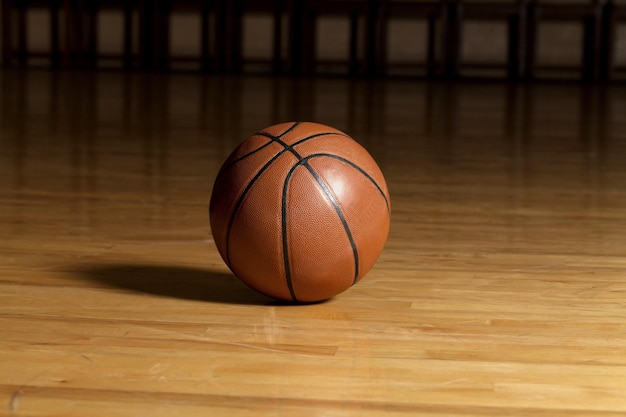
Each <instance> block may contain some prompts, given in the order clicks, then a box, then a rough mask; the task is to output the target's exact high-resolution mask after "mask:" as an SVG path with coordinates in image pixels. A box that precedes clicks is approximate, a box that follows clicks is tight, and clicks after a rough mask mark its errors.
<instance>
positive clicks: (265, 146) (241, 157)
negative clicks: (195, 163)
mask: <svg viewBox="0 0 626 417" xmlns="http://www.w3.org/2000/svg"><path fill="white" fill-rule="evenodd" d="M259 136H264V137H265V135H259ZM272 143H274V141H273V140H270V141H269V142H267V143H266V144H265V145H263V146H260V147H258V148H256V149H255V150H253V151H250V152H248V153H247V154H245V155H242V156H240V157H239V158H237V159H235V160H234V161H232V162H231V163H229V164H228V165H224V166H223V167H222V169H220V172H218V173H217V176H216V178H215V179H216V180H217V179H218V178H219V177H221V176H222V175H223V174H224V173H225V172H226V171H227V170H229V169H230V168H231V167H233V166H234V165H235V164H236V163H238V162H241V161H242V160H244V159H246V158H247V157H249V156H251V155H254V154H255V153H257V152H259V151H261V150H262V149H265V148H267V147H268V146H269V145H271V144H272Z"/></svg>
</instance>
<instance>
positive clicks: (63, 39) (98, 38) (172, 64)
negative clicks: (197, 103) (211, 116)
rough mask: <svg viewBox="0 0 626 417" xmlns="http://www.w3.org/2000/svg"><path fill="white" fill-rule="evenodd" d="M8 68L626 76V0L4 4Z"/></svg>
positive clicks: (73, 0) (24, 0)
mask: <svg viewBox="0 0 626 417" xmlns="http://www.w3.org/2000/svg"><path fill="white" fill-rule="evenodd" d="M1 12H2V25H1V27H2V31H1V32H2V33H1V35H2V63H3V66H4V67H55V68H93V69H95V68H98V69H105V68H106V69H129V70H130V69H132V70H151V71H152V70H157V71H163V70H176V71H203V72H216V73H268V74H290V75H298V74H333V75H338V74H339V75H341V74H343V75H352V76H367V77H390V76H396V77H432V78H446V79H450V78H472V77H480V78H488V79H490V78H503V79H524V80H532V79H577V80H587V81H590V80H591V81H593V80H624V79H626V0H522V1H518V0H430V1H429V0H418V1H411V0H343V1H341V0H340V1H332V0H326V1H323V0H303V1H296V0H268V1H259V0H232V1H227V0H129V1H120V0H50V1H37V0H32V1H29V0H2V11H1Z"/></svg>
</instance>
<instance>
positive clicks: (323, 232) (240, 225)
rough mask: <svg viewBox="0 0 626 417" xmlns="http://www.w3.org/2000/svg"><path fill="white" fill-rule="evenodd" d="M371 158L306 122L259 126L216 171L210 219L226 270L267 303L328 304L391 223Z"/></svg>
mask: <svg viewBox="0 0 626 417" xmlns="http://www.w3.org/2000/svg"><path fill="white" fill-rule="evenodd" d="M390 214H391V211H390V201H389V192H388V190H387V185H386V183H385V178H384V177H383V174H382V172H381V170H380V168H379V167H378V165H377V164H376V162H375V161H374V159H373V158H372V156H371V155H370V154H369V153H368V152H367V151H366V150H365V148H363V147H362V146H361V145H360V144H358V143H357V142H356V141H355V140H354V139H352V138H351V137H350V136H348V135H347V134H345V133H343V132H342V131H340V130H337V129H335V128H332V127H329V126H325V125H321V124H317V123H310V122H290V123H283V124H277V125H274V126H270V127H267V128H265V129H262V130H260V131H259V132H258V133H255V134H254V135H252V136H251V137H250V138H248V139H247V140H246V141H244V142H243V143H241V144H240V145H239V146H238V147H237V148H236V149H235V150H234V151H233V152H232V153H231V154H230V156H229V157H228V158H227V159H226V161H225V162H224V164H223V165H222V167H221V168H220V170H219V172H218V174H217V176H216V179H215V183H214V186H213V191H212V195H211V201H210V205H209V215H210V223H211V231H212V234H213V238H214V240H215V244H216V246H217V249H218V251H219V253H220V255H221V257H222V259H223V260H224V262H225V263H226V265H227V266H228V267H229V268H230V270H231V271H232V272H233V273H234V274H235V275H236V276H237V277H239V279H241V280H242V281H243V282H244V283H246V284H247V285H248V286H250V287H252V288H253V289H255V290H256V291H258V292H260V293H263V294H265V295H267V296H270V297H273V298H276V299H280V300H287V301H292V302H303V303H308V302H317V301H323V300H326V299H328V298H331V297H333V296H335V295H337V294H339V293H341V292H343V291H345V290H347V289H348V288H350V287H351V286H352V285H354V284H355V283H357V282H358V281H359V280H360V279H361V278H362V277H363V276H364V275H365V274H366V273H367V272H368V271H369V270H370V269H371V268H372V266H373V265H374V263H375V262H376V260H377V258H378V256H379V255H380V253H381V251H382V250H383V246H384V244H385V241H386V240H387V235H388V232H389V224H390Z"/></svg>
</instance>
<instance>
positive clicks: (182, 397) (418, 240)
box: [0, 70, 626, 417]
mask: <svg viewBox="0 0 626 417" xmlns="http://www.w3.org/2000/svg"><path fill="white" fill-rule="evenodd" d="M0 83H1V85H0V86H1V90H0V106H1V113H0V114H1V117H2V118H1V121H0V123H1V129H0V141H1V142H0V143H1V147H0V415H6V416H83V415H90V416H107V417H111V416H144V415H145V416H168V417H169V416H176V415H183V416H194V415H203V416H204V415H229V416H230V415H233V416H235V415H236V416H248V415H249V416H259V415H271V416H280V415H290V416H322V415H324V416H330V415H332V416H355V415H358V416H382V415H384V416H401V415H410V416H459V417H460V416H464V417H467V416H503V415H510V416H531V417H532V416H622V415H624V414H626V396H625V395H624V392H626V302H625V301H624V295H625V294H626V211H625V210H624V209H625V208H626V146H625V144H626V89H625V88H624V87H623V86H620V85H613V86H611V87H610V88H608V87H604V86H580V85H576V84H529V85H507V84H499V83H465V84H461V83H459V84H448V83H421V82H415V81H411V82H408V81H402V80H395V81H374V82H366V81H364V80H346V79H332V78H329V79H274V78H264V77H242V78H236V77H222V78H218V77H203V76H200V75H185V74H178V75H165V74H122V73H105V72H103V73H71V72H59V73H52V72H45V71H35V70H32V71H27V72H10V71H4V72H2V73H0ZM288 120H314V121H318V122H321V123H327V124H330V125H333V126H336V127H338V128H340V129H343V130H345V131H346V132H348V133H350V134H351V135H352V136H354V137H355V138H357V139H358V140H359V141H360V142H361V143H362V144H363V145H364V146H366V147H367V148H368V149H369V150H370V152H371V153H372V154H373V156H374V157H375V158H376V159H377V161H378V162H379V164H380V166H381V168H382V170H383V172H384V173H385V176H386V178H387V182H388V184H389V188H390V192H391V202H392V212H393V215H392V229H391V233H390V237H389V241H388V243H387V246H386V248H385V251H384V252H383V254H382V255H381V257H380V259H379V261H378V263H377V264H376V265H375V267H374V268H373V270H372V271H371V272H370V273H369V274H368V275H367V276H366V277H365V278H364V280H363V281H362V282H360V283H359V284H358V285H356V286H354V287H353V288H351V289H350V290H349V291H347V292H345V293H343V294H341V295H339V296H337V297H336V298H334V299H332V300H329V301H327V302H324V303H320V304H313V305H304V306H293V305H286V304H282V303H277V302H274V301H272V300H270V299H267V298H265V297H263V296H261V295H258V294H256V293H255V292H253V291H252V290H250V289H248V288H247V287H246V286H245V285H244V284H242V283H241V282H240V281H238V280H237V279H236V278H235V277H234V276H232V275H231V274H230V272H229V271H228V270H227V269H226V268H225V266H224V264H223V262H222V261H221V259H220V258H219V255H218V253H217V250H216V248H215V246H214V244H213V242H212V240H211V237H210V236H211V234H210V230H209V226H208V211H207V205H208V200H209V197H210V192H211V185H212V181H213V179H214V177H215V174H216V172H217V169H218V167H219V166H220V164H221V162H222V160H223V159H224V158H225V157H226V156H227V155H228V154H229V153H230V151H231V150H232V148H233V147H234V146H235V145H236V144H237V143H238V142H240V141H241V140H243V139H245V138H246V137H247V136H248V135H250V134H251V133H253V132H255V131H256V130H258V129H260V128H262V127H265V126H267V125H270V124H273V123H276V122H280V121H288Z"/></svg>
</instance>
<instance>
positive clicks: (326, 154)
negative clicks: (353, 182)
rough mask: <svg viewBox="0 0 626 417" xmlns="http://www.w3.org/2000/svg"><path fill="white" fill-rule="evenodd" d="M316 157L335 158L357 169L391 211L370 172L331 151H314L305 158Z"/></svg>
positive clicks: (385, 197)
mask: <svg viewBox="0 0 626 417" xmlns="http://www.w3.org/2000/svg"><path fill="white" fill-rule="evenodd" d="M316 157H328V158H333V159H336V160H337V161H340V162H343V163H344V164H346V165H349V166H351V167H352V168H354V169H356V170H357V171H359V172H360V173H361V174H363V175H364V176H365V178H367V179H368V180H369V181H370V182H371V183H372V184H374V187H376V189H377V190H378V192H379V193H380V195H381V196H382V197H383V200H385V204H386V205H387V211H389V212H391V207H389V200H387V196H386V195H385V192H384V191H383V189H382V188H381V187H380V185H378V183H377V182H376V180H375V179H374V178H373V177H372V176H371V175H370V174H368V173H367V171H365V170H364V169H363V168H361V167H360V166H358V165H357V164H355V163H354V162H352V161H350V160H348V159H346V158H342V157H341V156H339V155H335V154H332V153H316V154H312V155H309V156H307V159H311V158H316Z"/></svg>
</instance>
